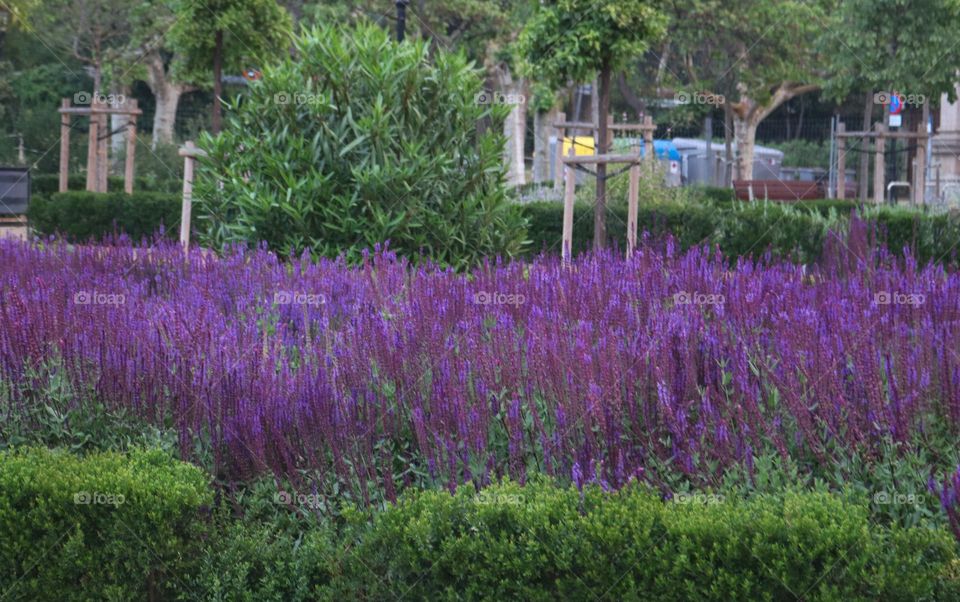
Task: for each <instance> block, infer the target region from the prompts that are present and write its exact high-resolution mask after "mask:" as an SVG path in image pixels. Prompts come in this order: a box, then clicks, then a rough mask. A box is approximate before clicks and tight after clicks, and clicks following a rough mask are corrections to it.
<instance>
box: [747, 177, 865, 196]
mask: <svg viewBox="0 0 960 602" xmlns="http://www.w3.org/2000/svg"><path fill="white" fill-rule="evenodd" d="M733 190H734V194H735V195H736V197H737V198H738V199H740V200H741V201H763V200H769V201H808V200H813V199H825V198H827V197H828V194H827V183H826V182H825V181H823V180H816V181H813V182H811V181H800V180H734V181H733ZM844 198H848V199H855V198H857V185H856V184H853V183H850V182H847V183H846V194H845V195H844Z"/></svg>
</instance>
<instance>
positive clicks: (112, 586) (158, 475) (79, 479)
mask: <svg viewBox="0 0 960 602" xmlns="http://www.w3.org/2000/svg"><path fill="white" fill-rule="evenodd" d="M211 501H212V496H211V493H210V490H209V488H208V486H207V477H206V475H204V473H203V472H201V471H200V470H199V469H198V468H196V467H194V466H191V465H189V464H185V463H182V462H178V461H175V460H173V459H172V458H171V457H170V456H169V455H167V454H166V453H164V452H161V451H156V450H155V451H133V452H131V453H130V454H128V455H121V454H117V453H113V452H108V453H99V454H94V455H89V456H86V457H83V458H81V457H78V456H75V455H72V454H70V453H68V452H65V451H51V450H47V449H42V448H21V449H19V450H14V451H6V452H2V453H0V564H2V566H3V570H0V591H3V592H5V597H4V599H5V600H56V601H61V600H84V601H85V600H117V601H119V600H147V599H170V598H171V597H172V596H173V595H175V594H176V593H177V592H178V591H179V590H180V589H181V588H182V583H183V579H184V577H186V575H187V574H188V573H189V572H190V569H189V567H190V563H191V562H192V559H193V558H194V557H195V556H196V554H197V553H198V548H197V545H198V543H199V541H200V539H201V535H202V530H201V529H200V526H201V524H200V523H199V518H200V510H201V507H202V506H204V505H206V504H209V503H210V502H211Z"/></svg>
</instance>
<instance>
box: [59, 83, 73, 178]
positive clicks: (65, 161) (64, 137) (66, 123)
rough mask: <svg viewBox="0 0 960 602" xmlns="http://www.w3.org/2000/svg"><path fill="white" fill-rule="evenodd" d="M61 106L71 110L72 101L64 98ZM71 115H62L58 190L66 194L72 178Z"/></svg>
mask: <svg viewBox="0 0 960 602" xmlns="http://www.w3.org/2000/svg"><path fill="white" fill-rule="evenodd" d="M60 106H61V107H63V108H64V109H69V108H70V99H69V98H64V99H63V100H61V101H60ZM69 169H70V115H69V114H68V113H61V114H60V185H59V186H58V187H57V190H59V191H60V192H66V191H67V189H68V188H69V186H70V184H69V182H70V178H69Z"/></svg>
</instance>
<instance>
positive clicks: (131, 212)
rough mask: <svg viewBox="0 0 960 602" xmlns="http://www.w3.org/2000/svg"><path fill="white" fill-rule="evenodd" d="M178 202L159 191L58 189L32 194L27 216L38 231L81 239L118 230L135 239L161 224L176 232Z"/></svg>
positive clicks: (177, 196) (36, 231)
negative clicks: (60, 191)
mask: <svg viewBox="0 0 960 602" xmlns="http://www.w3.org/2000/svg"><path fill="white" fill-rule="evenodd" d="M181 203H182V200H181V197H180V196H179V195H176V194H168V193H159V192H135V193H134V194H132V195H128V194H124V193H122V192H108V193H95V192H62V193H55V194H52V195H49V196H35V197H33V200H32V201H31V202H30V207H29V209H28V211H27V218H28V220H29V223H30V227H31V228H32V229H33V231H34V232H35V233H37V234H39V235H50V234H60V235H63V236H65V237H66V238H67V239H69V240H77V241H84V240H88V239H99V238H102V237H104V236H106V235H110V234H113V233H115V232H120V233H124V234H127V235H128V236H130V237H131V238H133V239H135V240H139V239H140V238H142V237H151V236H153V235H154V234H156V233H157V231H158V230H160V228H161V226H163V227H164V228H165V229H166V233H167V234H168V235H169V236H176V235H177V233H178V232H179V225H180V211H181Z"/></svg>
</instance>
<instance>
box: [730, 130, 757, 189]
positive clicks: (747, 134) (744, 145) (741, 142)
mask: <svg viewBox="0 0 960 602" xmlns="http://www.w3.org/2000/svg"><path fill="white" fill-rule="evenodd" d="M759 124H760V122H759V121H758V120H756V119H755V118H754V117H753V115H752V114H751V115H748V116H747V117H741V116H739V115H736V114H735V115H734V116H733V136H734V138H736V140H737V179H738V180H752V179H753V155H754V147H755V146H756V142H757V126H758V125H759Z"/></svg>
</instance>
